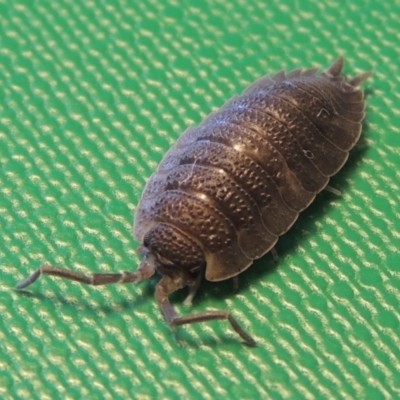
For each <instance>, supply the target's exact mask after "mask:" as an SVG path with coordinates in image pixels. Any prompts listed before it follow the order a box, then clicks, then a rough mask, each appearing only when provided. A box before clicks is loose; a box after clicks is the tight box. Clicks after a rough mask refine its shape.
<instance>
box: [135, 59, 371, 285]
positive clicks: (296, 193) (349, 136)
mask: <svg viewBox="0 0 400 400" xmlns="http://www.w3.org/2000/svg"><path fill="white" fill-rule="evenodd" d="M340 69H341V66H333V67H331V73H324V74H321V75H317V74H316V70H307V71H302V70H296V71H293V72H291V73H288V74H286V73H284V72H280V73H278V74H276V75H275V76H273V77H268V76H267V77H264V78H262V79H260V80H259V81H257V82H256V83H254V84H253V85H252V86H250V87H249V88H248V89H247V90H246V91H245V92H244V93H243V94H242V95H240V96H236V97H234V98H233V99H231V100H230V101H229V102H228V103H226V104H225V105H224V106H223V107H222V108H221V109H220V110H218V111H217V112H214V113H212V114H211V115H209V116H208V117H207V118H206V119H205V120H204V121H203V123H202V124H201V125H199V126H198V127H191V128H189V129H188V130H187V131H186V132H185V133H184V134H183V135H182V136H181V138H180V139H179V140H178V141H177V143H176V145H175V146H174V147H173V148H172V149H171V150H170V151H169V152H168V153H167V154H166V156H165V157H164V159H163V161H162V162H161V164H160V165H159V168H158V170H157V172H156V173H155V174H154V175H152V176H151V178H150V180H149V181H148V183H147V186H146V188H145V190H144V193H143V196H142V199H141V201H140V203H139V206H138V209H137V212H136V217H135V236H136V238H137V240H138V241H140V242H142V241H143V238H144V236H145V234H146V233H147V232H148V231H149V230H150V229H151V228H152V227H154V226H155V225H157V224H159V223H163V224H165V225H164V226H168V225H172V226H174V227H175V228H178V229H179V231H180V232H182V234H184V235H185V237H190V238H191V239H192V240H193V242H194V243H196V244H197V245H199V246H200V247H201V249H202V250H203V252H204V255H205V259H206V279H208V280H210V281H219V280H224V279H227V278H230V277H233V276H235V275H237V274H239V273H240V272H242V271H243V270H245V269H246V268H248V267H249V266H250V265H251V263H252V261H253V260H254V259H257V258H259V257H261V256H262V255H264V254H265V253H267V252H268V251H269V250H270V249H271V248H272V247H273V246H274V245H275V243H276V241H277V239H278V237H279V236H280V235H282V234H283V233H285V232H286V231H287V230H288V229H289V228H290V227H291V226H292V225H293V223H294V222H295V221H296V219H297V217H298V215H299V212H300V211H302V210H304V209H305V208H306V207H307V206H308V205H309V204H310V203H311V202H312V201H313V199H314V198H315V196H316V194H317V193H318V192H320V191H321V190H322V189H323V188H324V187H325V186H326V185H327V183H328V181H329V178H330V177H331V176H332V175H334V174H336V173H337V172H338V171H339V169H340V168H341V167H342V166H343V164H344V163H345V161H346V160H347V157H348V152H349V150H350V149H351V148H352V147H353V146H354V145H355V143H356V142H357V140H358V138H359V136H360V133H361V121H362V119H363V118H364V100H363V92H362V91H361V90H359V89H357V88H356V86H357V84H358V83H359V82H356V81H355V79H354V80H353V81H346V80H345V78H344V77H341V76H338V75H339V73H340ZM335 70H336V74H335ZM328 72H329V71H328ZM356 79H357V78H356ZM160 229H161V228H160ZM178 250H179V246H178ZM178 250H177V251H178ZM177 256H178V257H179V255H177ZM182 256H184V255H183V254H182ZM185 256H186V255H185Z"/></svg>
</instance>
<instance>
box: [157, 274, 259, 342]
mask: <svg viewBox="0 0 400 400" xmlns="http://www.w3.org/2000/svg"><path fill="white" fill-rule="evenodd" d="M183 286H184V284H183V282H182V281H181V280H180V279H175V280H174V279H172V278H171V277H169V276H167V275H164V276H163V277H162V278H161V280H160V282H159V283H158V285H157V287H156V299H157V303H158V304H159V306H160V308H161V310H162V312H163V314H164V318H165V320H166V321H167V322H168V323H169V324H170V325H171V326H179V325H187V324H194V323H197V322H207V321H213V320H227V321H228V322H229V323H230V324H231V326H232V328H233V329H234V331H235V332H236V333H237V334H238V335H239V336H240V337H241V338H242V339H243V340H244V341H245V342H246V343H247V344H248V345H250V346H256V345H257V342H256V341H255V340H254V339H253V338H252V337H251V336H250V335H249V334H247V333H246V332H245V331H244V330H243V328H242V327H241V326H240V325H239V323H238V322H237V321H236V319H235V318H234V317H233V316H232V315H231V314H230V312H229V311H220V310H214V311H206V312H202V313H198V314H190V315H185V316H184V317H180V316H179V315H178V314H177V313H176V311H175V309H174V307H173V306H172V305H171V303H170V302H169V300H168V296H169V295H170V294H171V293H173V292H175V291H177V290H179V289H181V288H182V287H183Z"/></svg>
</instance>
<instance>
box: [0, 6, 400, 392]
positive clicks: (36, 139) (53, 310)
mask: <svg viewBox="0 0 400 400" xmlns="http://www.w3.org/2000/svg"><path fill="white" fill-rule="evenodd" d="M399 15H400V3H399V1H387V2H386V1H382V2H378V1H374V0H370V1H368V0H365V1H352V2H347V5H346V4H345V2H342V1H321V0H312V1H308V2H303V1H289V0H274V1H260V0H247V1H241V0H233V1H226V0H218V1H214V0H203V1H193V2H183V1H182V2H181V1H172V0H171V1H168V2H167V1H154V0H152V1H145V2H139V1H137V2H133V1H127V0H118V1H109V2H107V1H102V0H91V1H82V2H80V1H75V0H58V1H50V0H48V1H36V2H34V1H25V2H23V1H7V0H0V99H1V101H0V166H1V170H0V232H1V242H0V271H1V280H0V315H1V319H0V397H1V398H5V399H11V398H13V399H15V398H34V399H76V398H83V397H84V398H88V399H100V398H105V399H127V398H138V399H153V398H164V399H176V398H193V399H197V398H198V399H214V398H217V397H221V398H222V396H225V397H229V398H232V399H245V398H246V399H250V398H305V399H319V398H329V399H331V398H347V399H348V398H358V399H361V398H367V397H368V398H371V399H372V398H373V399H381V398H382V399H383V398H386V399H389V398H399V397H400V337H399V328H400V326H399V321H400V311H399V304H400V253H399V239H400V222H399V217H400V205H399V204H400V184H399V180H400V173H399V165H400V128H399V126H400V96H399V93H400V80H399V76H400V69H399V68H400V67H399V65H400V56H399V43H400V24H399ZM340 54H343V55H344V56H345V57H346V66H345V72H346V73H348V74H349V75H351V76H353V75H355V74H357V73H360V72H362V71H365V70H371V69H372V70H373V71H374V74H373V77H372V78H371V79H370V80H369V81H368V82H366V83H365V84H364V87H365V88H366V89H367V101H368V107H367V118H366V122H365V129H364V134H363V139H362V140H361V142H360V143H359V145H358V146H357V147H356V149H355V150H354V151H353V152H352V154H351V158H350V161H349V162H348V164H347V165H346V167H345V168H344V169H343V170H342V171H341V172H340V173H339V174H338V175H337V176H336V177H335V178H334V179H333V180H332V182H331V184H332V186H334V187H335V188H337V189H339V190H341V191H342V193H343V195H342V196H341V197H337V196H334V195H333V194H330V193H322V194H321V195H320V196H319V197H318V199H317V200H316V201H315V202H314V203H313V205H312V206H311V207H310V208H309V209H308V210H307V211H306V212H304V213H303V214H302V215H301V218H300V219H299V221H298V222H297V223H296V225H295V226H294V227H293V228H292V230H291V231H290V232H289V233H288V234H287V235H285V236H284V237H283V238H282V239H281V241H280V242H279V244H278V247H277V250H278V252H279V255H280V258H279V262H278V263H277V264H276V263H274V262H273V260H272V257H271V256H270V255H268V256H266V257H264V258H263V259H261V260H260V261H258V262H257V263H255V265H254V266H253V267H252V268H250V269H249V270H248V271H247V272H246V273H244V274H243V275H242V277H241V281H240V284H241V285H240V291H239V293H238V294H237V295H234V294H233V293H232V284H231V282H223V283H220V284H210V283H206V284H204V285H203V287H202V290H201V291H200V293H199V295H198V297H197V298H196V299H195V302H194V304H193V310H196V311H202V310H205V309H209V308H217V309H230V310H233V311H234V313H235V315H236V316H237V318H238V319H239V320H240V321H241V322H242V323H243V325H244V326H245V327H246V329H247V330H248V331H249V332H250V333H251V334H253V335H254V336H255V337H256V338H257V339H258V341H259V347H257V348H249V347H246V346H244V345H242V344H241V342H240V340H239V339H238V337H237V336H236V335H235V334H234V333H232V332H231V330H230V329H229V328H228V326H227V324H226V323H222V322H213V323H209V324H200V325H196V326H195V325H192V326H190V327H188V328H184V329H180V330H179V331H178V332H177V333H176V334H175V333H173V332H171V331H170V329H169V328H168V326H166V325H165V324H164V322H163V320H162V318H161V315H160V313H159V310H158V308H157V306H156V304H155V301H154V299H153V289H154V285H155V282H154V281H151V282H148V283H144V284H142V285H140V286H139V285H138V286H134V285H132V286H111V287H110V286H109V287H103V288H99V289H94V288H90V287H83V286H80V285H78V284H74V283H73V282H69V281H63V280H57V279H51V278H45V279H41V280H39V281H38V282H37V283H36V284H35V285H33V286H32V287H31V288H30V291H29V293H26V294H24V293H18V292H16V291H14V290H13V289H12V288H13V285H14V284H15V283H16V282H17V281H18V280H20V279H22V278H24V277H26V276H27V275H28V274H29V273H30V272H32V270H33V269H35V268H37V267H38V266H39V265H41V264H42V263H44V262H49V263H53V264H56V265H60V266H65V267H69V268H72V269H75V270H78V271H84V272H87V273H89V272H90V271H121V270H124V269H127V270H134V269H136V266H137V264H138V261H139V258H138V255H137V254H136V253H135V249H136V247H137V245H138V244H137V243H135V242H134V240H133V236H132V233H131V225H132V223H131V221H132V216H133V212H134V210H135V205H136V204H137V202H138V199H139V198H140V195H141V191H142V189H143V186H144V184H145V181H146V179H147V178H148V177H149V176H150V174H151V173H152V171H153V170H154V169H155V167H156V165H157V163H158V162H159V161H160V159H161V157H162V156H163V154H164V153H165V152H166V150H167V149H168V148H169V147H170V146H171V145H172V144H173V143H174V141H175V140H176V139H177V137H178V136H179V135H180V133H181V132H182V131H183V130H184V129H185V128H186V127H187V126H189V125H191V124H197V123H199V122H200V121H201V120H202V118H203V117H204V116H206V115H207V114H208V113H209V112H210V111H211V110H213V109H215V108H217V107H219V106H221V105H222V104H223V103H224V101H225V100H227V99H228V98H230V97H231V96H232V95H233V94H235V93H238V92H240V91H242V90H243V89H244V88H245V87H246V86H247V85H248V84H250V83H251V82H253V81H254V80H255V79H257V78H259V77H261V76H262V75H264V74H266V73H270V74H272V73H274V72H277V71H278V70H280V69H292V68H296V67H314V66H318V67H321V68H326V67H327V66H328V65H330V63H331V62H332V61H334V60H335V59H336V58H337V56H338V55H340ZM183 297H184V294H178V295H177V296H176V297H175V298H174V299H175V302H176V303H177V304H178V309H179V311H180V312H182V313H188V312H189V311H190V309H189V308H188V307H185V306H183V305H180V302H181V301H182V299H183Z"/></svg>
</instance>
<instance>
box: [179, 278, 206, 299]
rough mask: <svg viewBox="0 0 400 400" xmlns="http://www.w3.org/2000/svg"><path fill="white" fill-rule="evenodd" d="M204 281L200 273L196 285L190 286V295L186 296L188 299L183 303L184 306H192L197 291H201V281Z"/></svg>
mask: <svg viewBox="0 0 400 400" xmlns="http://www.w3.org/2000/svg"><path fill="white" fill-rule="evenodd" d="M202 280H203V274H202V273H199V275H198V276H197V279H196V282H195V284H194V285H192V286H189V293H188V295H187V296H186V299H185V300H184V301H183V304H185V305H187V306H190V305H191V304H192V301H193V299H194V296H196V293H197V291H198V290H199V287H200V285H201V281H202Z"/></svg>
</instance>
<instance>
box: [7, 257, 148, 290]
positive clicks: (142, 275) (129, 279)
mask: <svg viewBox="0 0 400 400" xmlns="http://www.w3.org/2000/svg"><path fill="white" fill-rule="evenodd" d="M153 274H154V269H153V268H152V267H151V266H150V265H149V264H147V263H142V264H141V267H140V268H139V269H138V270H137V271H136V272H133V273H132V272H122V273H117V274H108V273H95V274H92V275H90V276H87V275H84V274H81V273H79V272H75V271H71V270H68V269H63V268H60V267H54V266H52V265H42V266H41V267H40V268H38V269H37V270H36V271H35V272H34V273H33V274H32V275H31V276H29V277H28V278H27V279H25V280H24V281H22V282H20V283H19V284H18V285H16V286H15V289H18V290H21V289H25V288H26V287H28V286H30V285H31V284H32V283H34V282H35V281H36V280H37V279H38V278H39V276H40V275H51V276H57V277H59V278H64V279H69V280H71V281H76V282H79V283H84V284H86V285H93V286H99V285H108V284H111V283H133V282H140V281H143V280H146V279H149V278H150V277H151V276H152V275H153Z"/></svg>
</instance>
